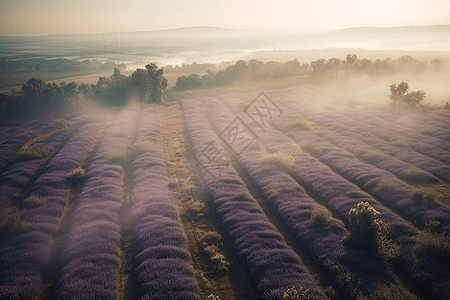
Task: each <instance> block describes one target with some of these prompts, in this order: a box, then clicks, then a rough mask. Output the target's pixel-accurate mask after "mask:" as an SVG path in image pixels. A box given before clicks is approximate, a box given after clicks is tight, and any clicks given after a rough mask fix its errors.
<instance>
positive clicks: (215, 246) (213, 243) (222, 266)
mask: <svg viewBox="0 0 450 300" xmlns="http://www.w3.org/2000/svg"><path fill="white" fill-rule="evenodd" d="M222 247H223V242H222V236H221V235H220V234H219V233H217V232H215V231H209V232H207V233H206V234H205V235H204V236H203V237H202V239H201V243H200V251H201V252H202V253H203V254H204V255H205V256H206V257H207V258H208V261H209V262H210V263H211V265H212V267H213V269H214V270H216V271H226V270H228V268H229V266H230V264H229V263H228V261H227V260H226V258H225V255H224V254H223V253H222V251H221V248H222Z"/></svg>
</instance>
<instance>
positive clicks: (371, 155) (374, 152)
mask: <svg viewBox="0 0 450 300" xmlns="http://www.w3.org/2000/svg"><path fill="white" fill-rule="evenodd" d="M363 157H364V159H366V160H368V161H369V162H371V161H382V160H384V159H385V158H386V154H385V153H384V152H383V151H381V150H378V149H375V148H370V149H369V150H367V152H366V153H364V154H363Z"/></svg>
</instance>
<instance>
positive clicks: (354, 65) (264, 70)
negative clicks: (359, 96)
mask: <svg viewBox="0 0 450 300" xmlns="http://www.w3.org/2000/svg"><path fill="white" fill-rule="evenodd" d="M196 66H197V65H196ZM445 67H446V65H445V63H444V61H442V60H440V59H433V60H432V61H431V62H429V63H428V62H424V61H418V60H416V59H414V58H413V57H411V56H409V55H405V56H402V57H400V58H399V59H391V58H386V59H377V60H376V61H371V60H368V59H358V57H357V56H356V55H355V54H348V55H347V57H346V59H345V60H340V59H337V58H330V59H328V60H325V59H323V58H321V59H318V60H315V61H313V62H311V63H310V64H307V63H306V64H300V62H299V61H298V60H297V59H294V60H291V61H288V62H285V63H281V62H273V61H269V62H261V61H258V60H256V59H252V60H250V61H248V62H247V61H244V60H239V61H237V62H236V63H235V64H234V65H230V66H228V67H226V68H225V69H223V70H220V71H214V70H211V69H208V70H206V74H204V75H199V74H198V73H192V74H190V75H186V76H181V77H179V78H178V79H177V82H176V87H177V88H178V89H180V90H187V89H195V88H207V87H216V86H224V85H230V84H234V83H238V82H242V81H258V80H263V79H274V78H284V77H289V76H300V75H310V76H312V77H313V78H316V79H318V80H328V79H332V78H339V77H345V76H347V75H368V76H385V75H396V74H402V73H408V72H409V73H413V74H420V73H424V72H442V71H443V70H444V69H445Z"/></svg>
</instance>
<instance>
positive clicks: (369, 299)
mask: <svg viewBox="0 0 450 300" xmlns="http://www.w3.org/2000/svg"><path fill="white" fill-rule="evenodd" d="M380 299H386V300H405V299H408V300H419V298H417V297H416V296H415V295H413V294H411V293H410V292H408V291H407V290H405V289H404V288H401V287H400V286H398V285H386V284H381V285H378V286H377V288H376V290H374V291H372V292H371V293H370V294H369V295H368V296H363V295H359V296H358V298H357V300H380Z"/></svg>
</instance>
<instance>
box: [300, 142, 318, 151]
mask: <svg viewBox="0 0 450 300" xmlns="http://www.w3.org/2000/svg"><path fill="white" fill-rule="evenodd" d="M300 148H301V149H302V151H308V152H314V149H315V148H316V142H315V141H302V142H301V143H300Z"/></svg>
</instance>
